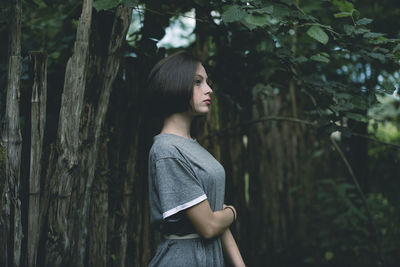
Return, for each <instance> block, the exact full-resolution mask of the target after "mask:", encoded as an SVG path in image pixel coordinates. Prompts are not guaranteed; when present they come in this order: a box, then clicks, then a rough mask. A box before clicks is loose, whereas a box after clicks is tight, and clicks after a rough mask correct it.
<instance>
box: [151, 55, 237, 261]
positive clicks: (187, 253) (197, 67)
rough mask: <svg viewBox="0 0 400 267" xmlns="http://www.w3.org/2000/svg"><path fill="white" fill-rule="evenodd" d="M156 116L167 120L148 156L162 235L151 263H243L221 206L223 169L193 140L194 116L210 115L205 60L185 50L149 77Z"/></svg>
mask: <svg viewBox="0 0 400 267" xmlns="http://www.w3.org/2000/svg"><path fill="white" fill-rule="evenodd" d="M147 93H148V97H150V101H146V103H152V106H151V108H150V110H151V111H153V113H154V114H153V115H157V116H159V117H161V118H162V119H163V121H164V124H163V127H162V130H161V133H160V134H158V135H156V136H155V137H154V143H153V145H152V147H151V149H150V155H149V195H150V214H151V219H150V221H151V224H152V226H153V227H155V228H156V229H157V230H158V231H160V232H161V233H162V234H163V237H164V238H163V240H162V242H161V243H160V244H159V246H158V248H157V252H156V254H155V256H154V258H153V259H152V260H151V262H150V264H149V266H189V267H192V266H207V267H208V266H216V267H218V266H224V265H225V260H224V256H225V258H226V261H227V262H229V263H230V264H232V265H233V266H244V262H243V259H242V257H241V255H240V252H239V249H238V247H237V245H236V242H235V240H234V238H233V236H232V234H231V232H230V230H229V226H230V225H231V224H232V223H233V222H234V221H235V219H236V217H237V216H236V210H235V208H234V207H233V206H227V205H225V204H223V200H224V193H225V171H224V168H223V167H222V166H221V164H219V162H218V161H217V160H216V159H215V158H214V157H213V156H212V155H211V154H210V153H208V152H207V150H205V149H204V148H203V147H202V146H200V144H199V143H198V142H197V141H196V140H195V139H192V137H191V135H190V125H191V122H192V119H193V118H194V117H195V116H198V115H203V114H207V113H208V112H209V110H210V106H211V101H212V100H211V96H212V93H213V91H212V89H211V88H210V86H209V85H208V84H207V73H206V71H205V69H204V67H203V66H202V64H201V63H200V62H199V61H198V60H197V59H195V58H194V57H192V56H191V55H189V54H188V53H186V52H178V53H175V54H173V55H171V56H169V57H167V58H165V59H163V60H161V61H160V62H158V63H157V64H156V65H155V66H154V68H153V70H152V71H151V73H150V75H149V81H148V92H147Z"/></svg>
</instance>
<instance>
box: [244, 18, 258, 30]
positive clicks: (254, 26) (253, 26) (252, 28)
mask: <svg viewBox="0 0 400 267" xmlns="http://www.w3.org/2000/svg"><path fill="white" fill-rule="evenodd" d="M241 23H242V24H243V25H244V26H246V27H247V28H248V29H249V30H250V31H252V30H254V29H255V28H257V26H256V25H254V24H250V23H248V22H246V20H244V19H243V20H242V21H241Z"/></svg>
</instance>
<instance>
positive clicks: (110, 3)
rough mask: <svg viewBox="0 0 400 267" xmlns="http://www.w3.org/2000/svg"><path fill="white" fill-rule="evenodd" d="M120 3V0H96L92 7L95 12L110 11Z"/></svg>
mask: <svg viewBox="0 0 400 267" xmlns="http://www.w3.org/2000/svg"><path fill="white" fill-rule="evenodd" d="M120 3H121V0H96V1H94V2H93V7H94V8H95V9H96V10H97V11H100V10H109V9H112V8H114V7H116V6H118V4H120Z"/></svg>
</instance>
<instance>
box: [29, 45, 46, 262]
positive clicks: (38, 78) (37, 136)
mask: <svg viewBox="0 0 400 267" xmlns="http://www.w3.org/2000/svg"><path fill="white" fill-rule="evenodd" d="M30 60H31V61H33V62H32V63H33V64H32V65H33V68H34V69H33V75H34V77H33V88H32V99H31V103H32V107H31V109H32V112H31V152H30V168H29V170H30V173H29V208H28V241H27V242H28V245H27V247H28V249H27V250H28V266H30V267H35V266H36V258H37V252H38V246H39V233H40V224H39V212H40V206H39V201H40V182H41V179H40V177H41V175H40V174H41V171H42V170H41V166H42V165H41V162H42V149H43V147H42V146H43V137H44V128H45V123H46V101H47V55H45V54H43V53H33V54H31V55H30Z"/></svg>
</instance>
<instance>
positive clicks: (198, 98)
mask: <svg viewBox="0 0 400 267" xmlns="http://www.w3.org/2000/svg"><path fill="white" fill-rule="evenodd" d="M212 92H213V90H212V89H211V87H210V86H209V85H208V83H207V73H206V70H205V69H204V67H203V65H201V64H199V67H198V68H197V70H196V74H195V75H194V85H193V97H192V99H191V100H190V105H191V106H192V110H193V111H194V113H195V114H205V113H207V112H208V111H209V110H210V106H211V94H212Z"/></svg>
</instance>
